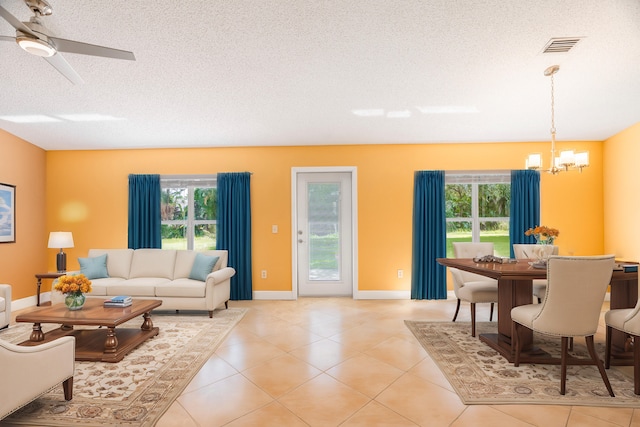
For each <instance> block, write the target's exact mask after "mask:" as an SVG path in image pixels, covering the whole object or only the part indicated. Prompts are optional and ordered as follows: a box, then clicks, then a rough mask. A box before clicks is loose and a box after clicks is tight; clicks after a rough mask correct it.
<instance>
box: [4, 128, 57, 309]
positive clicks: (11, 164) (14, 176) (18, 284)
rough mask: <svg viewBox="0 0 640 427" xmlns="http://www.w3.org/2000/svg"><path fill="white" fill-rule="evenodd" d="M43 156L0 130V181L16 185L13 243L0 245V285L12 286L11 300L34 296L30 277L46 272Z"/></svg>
mask: <svg viewBox="0 0 640 427" xmlns="http://www.w3.org/2000/svg"><path fill="white" fill-rule="evenodd" d="M45 157H46V153H45V151H44V150H42V149H40V148H38V147H36V146H34V145H32V144H29V143H28V142H26V141H24V140H22V139H20V138H17V137H15V136H13V135H11V134H9V133H7V132H5V131H3V130H0V182H2V183H4V184H11V185H15V186H16V242H15V243H0V283H9V284H11V285H12V299H14V300H16V299H20V298H26V297H28V296H32V295H35V289H36V286H35V283H36V279H35V277H34V274H36V273H40V272H46V271H47V262H46V259H45V258H46V255H47V254H46V246H47V240H48V236H49V235H48V231H47V229H46V227H45V220H46V204H45V184H44V181H45V173H46V167H45V165H46V163H45ZM54 267H55V266H54Z"/></svg>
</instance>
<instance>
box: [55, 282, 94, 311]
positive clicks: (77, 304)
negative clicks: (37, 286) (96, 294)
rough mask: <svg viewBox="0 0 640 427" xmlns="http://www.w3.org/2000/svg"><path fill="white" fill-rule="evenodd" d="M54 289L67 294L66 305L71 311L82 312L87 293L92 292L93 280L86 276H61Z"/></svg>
mask: <svg viewBox="0 0 640 427" xmlns="http://www.w3.org/2000/svg"><path fill="white" fill-rule="evenodd" d="M53 289H55V290H56V291H60V292H62V293H63V294H65V298H64V303H65V305H66V306H67V307H68V308H69V310H80V309H81V308H82V306H83V305H84V302H85V296H84V294H86V293H87V292H91V280H89V279H87V276H85V275H84V274H75V275H73V274H72V275H69V274H65V275H64V276H60V277H59V278H58V280H57V281H56V283H55V284H54V285H53Z"/></svg>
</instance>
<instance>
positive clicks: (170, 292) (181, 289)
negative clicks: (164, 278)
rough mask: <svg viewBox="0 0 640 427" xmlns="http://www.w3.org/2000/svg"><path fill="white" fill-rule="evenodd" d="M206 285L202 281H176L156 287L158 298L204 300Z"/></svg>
mask: <svg viewBox="0 0 640 427" xmlns="http://www.w3.org/2000/svg"><path fill="white" fill-rule="evenodd" d="M205 288H206V286H205V284H204V282H202V281H200V280H192V279H176V280H172V281H171V282H168V283H162V284H160V285H157V286H156V296H157V297H180V298H204V294H205Z"/></svg>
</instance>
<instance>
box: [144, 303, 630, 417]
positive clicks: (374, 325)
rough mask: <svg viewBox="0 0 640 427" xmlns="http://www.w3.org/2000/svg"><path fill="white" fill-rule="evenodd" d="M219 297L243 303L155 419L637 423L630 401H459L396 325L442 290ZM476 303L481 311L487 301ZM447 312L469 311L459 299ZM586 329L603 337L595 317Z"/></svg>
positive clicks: (464, 314)
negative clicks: (393, 295) (408, 295)
mask: <svg viewBox="0 0 640 427" xmlns="http://www.w3.org/2000/svg"><path fill="white" fill-rule="evenodd" d="M230 305H231V306H233V307H246V308H248V309H249V311H248V312H247V314H246V315H245V317H244V318H243V319H242V320H241V321H240V323H239V324H238V325H237V326H236V327H235V328H234V329H233V330H232V331H231V333H230V334H229V336H228V337H227V338H226V339H225V341H224V342H223V343H222V344H221V345H220V347H219V348H218V349H217V351H216V352H215V354H214V355H213V356H212V357H211V358H210V359H209V360H208V361H207V363H206V364H205V365H204V366H203V367H202V369H201V370H200V371H199V373H198V374H197V375H196V376H195V378H194V379H193V381H192V382H191V383H190V384H189V385H188V386H187V388H186V389H185V390H184V392H183V393H182V395H181V396H180V397H179V398H178V399H177V400H176V401H175V402H174V403H173V405H172V406H171V407H170V408H169V410H168V411H167V412H166V413H165V414H164V416H163V417H162V418H161V419H160V421H159V422H158V423H157V426H158V427H176V426H181V427H195V426H200V427H216V426H233V427H239V426H247V427H249V426H250V427H255V426H259V427H269V426H278V427H289V426H291V427H297V426H322V427H327V426H344V427H355V426H366V427H371V426H391V427H404V426H429V427H431V426H455V427H465V426H474V427H476V426H497V425H500V426H544V427H555V426H571V427H574V426H580V427H585V426H586V427H592V426H611V427H614V426H638V427H640V410H634V409H631V408H596V407H582V406H573V407H570V406H544V405H495V406H490V405H472V406H466V405H464V404H462V402H461V401H460V399H459V398H458V396H457V395H456V393H455V392H454V391H453V389H452V388H451V386H450V385H449V383H448V382H447V380H446V379H445V378H444V376H443V375H442V373H441V372H440V370H439V369H438V368H437V367H436V366H435V364H434V363H433V362H432V361H431V359H430V357H429V355H428V354H427V353H426V352H425V351H424V350H423V349H422V347H421V346H420V345H419V344H418V342H417V341H416V339H415V338H414V337H413V335H412V334H411V333H410V332H409V330H408V329H407V328H406V326H405V325H404V320H444V321H447V320H451V318H452V316H453V312H454V310H455V300H454V299H449V300H446V301H407V300H352V299H350V298H301V299H299V300H297V301H231V302H230ZM478 310H479V311H478V320H479V321H484V320H488V317H489V310H488V304H487V305H486V307H483V306H482V305H479V306H478ZM606 310H608V303H606V302H605V304H604V305H603V313H604V312H605V311H606ZM458 320H459V321H462V322H469V306H468V304H464V303H463V305H462V307H461V313H460V315H459V317H458ZM596 340H601V341H603V340H604V323H603V322H602V320H601V325H600V329H599V331H598V335H597V336H596Z"/></svg>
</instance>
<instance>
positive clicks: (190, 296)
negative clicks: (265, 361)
mask: <svg viewBox="0 0 640 427" xmlns="http://www.w3.org/2000/svg"><path fill="white" fill-rule="evenodd" d="M105 255H106V260H105V259H104V258H105ZM211 257H217V258H218V259H217V261H215V265H213V267H212V268H211V267H210V266H206V271H203V267H205V264H206V262H212V261H213V260H212V259H211ZM227 259H228V253H227V251H226V250H211V251H197V252H196V251H188V250H165V249H135V250H134V249H90V250H89V253H88V257H87V258H79V262H80V266H81V267H82V269H81V271H79V272H82V273H84V274H85V275H87V277H88V278H89V279H90V280H91V284H92V291H91V292H90V293H88V294H87V297H88V298H92V297H95V298H97V297H99V298H103V299H107V298H108V297H113V296H117V295H129V296H131V297H133V298H134V299H135V298H142V299H159V300H162V306H160V308H159V309H160V310H207V311H208V312H209V317H212V316H213V310H215V309H216V308H217V307H218V306H219V305H221V304H223V303H224V305H225V307H228V301H229V297H230V295H231V277H232V276H233V275H234V274H235V273H236V271H235V270H234V269H233V268H232V267H228V266H227ZM203 260H205V261H206V262H205V263H203ZM105 261H106V271H104V270H103V269H102V262H105ZM83 264H84V266H83ZM85 267H86V268H85ZM196 270H199V271H196ZM79 272H77V271H76V272H69V274H73V273H79ZM197 276H199V278H197ZM194 277H196V278H194ZM51 300H52V302H62V301H63V300H64V296H63V295H62V294H61V293H60V292H57V291H52V295H51Z"/></svg>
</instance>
